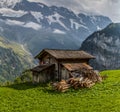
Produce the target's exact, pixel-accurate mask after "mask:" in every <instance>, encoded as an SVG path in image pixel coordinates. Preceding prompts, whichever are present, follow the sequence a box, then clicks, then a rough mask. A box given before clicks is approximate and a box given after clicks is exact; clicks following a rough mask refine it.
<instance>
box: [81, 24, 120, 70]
mask: <svg viewBox="0 0 120 112" xmlns="http://www.w3.org/2000/svg"><path fill="white" fill-rule="evenodd" d="M80 49H82V50H85V51H87V52H89V53H91V54H92V55H94V56H95V57H96V59H95V60H93V61H92V62H91V64H92V66H94V67H95V68H96V69H99V70H104V69H120V23H112V24H110V25H108V26H107V27H106V28H105V29H103V30H101V31H97V32H95V33H93V34H92V35H90V36H89V37H88V38H87V39H86V40H85V41H84V42H83V44H82V46H81V48H80Z"/></svg>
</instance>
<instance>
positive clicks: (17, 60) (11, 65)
mask: <svg viewBox="0 0 120 112" xmlns="http://www.w3.org/2000/svg"><path fill="white" fill-rule="evenodd" d="M33 63H34V62H33V58H32V56H31V54H30V53H28V51H26V50H25V48H24V47H23V46H22V45H20V44H18V43H13V42H11V41H9V40H6V39H3V38H2V37H0V82H3V81H6V80H13V79H14V78H15V77H16V76H18V75H20V73H21V72H22V71H23V70H24V69H27V68H30V67H32V66H33V65H34V64H33Z"/></svg>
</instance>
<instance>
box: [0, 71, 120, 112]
mask: <svg viewBox="0 0 120 112" xmlns="http://www.w3.org/2000/svg"><path fill="white" fill-rule="evenodd" d="M101 74H103V75H105V74H106V75H107V76H108V78H107V79H106V80H104V81H103V82H102V83H100V84H97V85H95V86H94V87H93V88H91V89H81V90H70V91H69V92H67V93H57V92H54V91H52V90H51V88H50V87H49V85H47V86H45V85H42V86H40V85H38V86H35V85H34V86H33V85H32V84H30V83H29V84H18V85H12V86H8V87H0V107H1V108H0V111H1V112H8V111H9V112H13V111H14V112H55V111H57V112H73V111H74V112H78V111H79V112H119V107H120V100H119V99H120V94H119V93H120V89H119V87H120V86H119V85H120V77H119V74H120V70H112V71H103V72H101Z"/></svg>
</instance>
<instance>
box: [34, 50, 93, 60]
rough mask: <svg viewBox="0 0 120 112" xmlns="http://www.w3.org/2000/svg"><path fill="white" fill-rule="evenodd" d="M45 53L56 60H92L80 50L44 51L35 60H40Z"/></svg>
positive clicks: (91, 57) (90, 56)
mask: <svg viewBox="0 0 120 112" xmlns="http://www.w3.org/2000/svg"><path fill="white" fill-rule="evenodd" d="M45 53H48V54H50V55H51V56H53V57H55V58H56V59H93V58H95V57H94V56H92V55H90V54H88V53H86V52H85V51H80V50H58V49H44V50H42V51H41V52H40V53H39V54H38V55H37V56H36V57H35V58H41V57H43V55H44V54H45Z"/></svg>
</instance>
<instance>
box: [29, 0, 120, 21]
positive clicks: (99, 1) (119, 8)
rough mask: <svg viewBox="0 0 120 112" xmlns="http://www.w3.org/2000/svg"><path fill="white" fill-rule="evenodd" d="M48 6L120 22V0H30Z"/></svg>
mask: <svg viewBox="0 0 120 112" xmlns="http://www.w3.org/2000/svg"><path fill="white" fill-rule="evenodd" d="M29 1H34V2H35V1H36V2H41V3H44V4H46V5H49V6H51V5H55V6H64V7H67V8H69V9H71V10H73V11H74V12H76V13H80V12H84V13H89V14H101V15H105V16H108V17H110V18H111V19H112V20H113V21H114V22H120V0H29Z"/></svg>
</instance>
